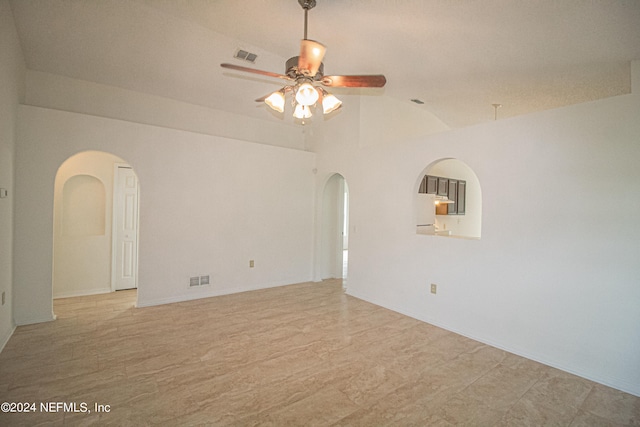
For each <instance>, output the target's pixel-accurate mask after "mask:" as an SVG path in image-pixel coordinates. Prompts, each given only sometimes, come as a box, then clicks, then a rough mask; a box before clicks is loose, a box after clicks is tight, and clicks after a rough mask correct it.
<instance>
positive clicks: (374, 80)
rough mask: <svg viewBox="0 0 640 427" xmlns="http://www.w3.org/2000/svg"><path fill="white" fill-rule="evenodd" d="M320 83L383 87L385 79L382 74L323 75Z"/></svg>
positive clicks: (334, 85) (326, 84) (339, 85)
mask: <svg viewBox="0 0 640 427" xmlns="http://www.w3.org/2000/svg"><path fill="white" fill-rule="evenodd" d="M321 83H322V84H323V85H325V86H328V87H384V85H385V84H386V83H387V79H386V78H385V77H384V76H383V75H382V74H372V75H364V76H324V77H323V78H322V80H321Z"/></svg>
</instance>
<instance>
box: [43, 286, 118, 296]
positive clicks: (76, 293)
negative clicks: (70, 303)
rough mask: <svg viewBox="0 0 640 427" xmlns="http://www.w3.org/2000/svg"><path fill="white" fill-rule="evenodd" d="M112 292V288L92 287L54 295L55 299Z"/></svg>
mask: <svg viewBox="0 0 640 427" xmlns="http://www.w3.org/2000/svg"><path fill="white" fill-rule="evenodd" d="M109 292H111V288H110V287H109V288H99V289H90V290H88V291H77V292H65V293H62V294H56V295H54V296H53V299H59V298H73V297H86V296H88V295H98V294H108V293H109Z"/></svg>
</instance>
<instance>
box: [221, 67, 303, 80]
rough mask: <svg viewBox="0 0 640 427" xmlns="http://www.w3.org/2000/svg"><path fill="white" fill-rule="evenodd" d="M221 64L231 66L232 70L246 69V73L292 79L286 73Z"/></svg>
mask: <svg viewBox="0 0 640 427" xmlns="http://www.w3.org/2000/svg"><path fill="white" fill-rule="evenodd" d="M220 66H221V67H222V68H229V69H231V70H236V71H244V72H245V73H253V74H259V75H261V76H267V77H277V78H279V79H284V80H291V78H290V77H289V76H286V75H284V74H278V73H272V72H271V71H263V70H256V69H255V68H249V67H241V66H240V65H233V64H220Z"/></svg>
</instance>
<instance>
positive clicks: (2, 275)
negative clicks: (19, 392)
mask: <svg viewBox="0 0 640 427" xmlns="http://www.w3.org/2000/svg"><path fill="white" fill-rule="evenodd" d="M24 72H25V65H24V58H23V56H22V51H21V50H20V42H19V40H18V35H17V32H16V28H15V24H14V22H13V16H12V14H11V8H10V6H9V2H8V1H7V0H0V188H4V189H7V191H8V197H6V198H2V199H0V294H1V293H3V292H4V295H5V303H4V305H0V350H2V348H3V347H4V345H5V344H6V342H7V341H8V340H9V338H10V337H11V334H12V333H13V330H14V327H15V326H14V323H13V303H12V300H13V293H12V279H13V267H12V264H13V245H12V244H13V236H14V234H13V204H14V149H15V125H16V120H17V108H18V103H20V102H22V100H23V99H24Z"/></svg>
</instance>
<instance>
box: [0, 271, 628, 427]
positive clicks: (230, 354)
mask: <svg viewBox="0 0 640 427" xmlns="http://www.w3.org/2000/svg"><path fill="white" fill-rule="evenodd" d="M341 285H342V284H341V282H340V281H325V282H322V283H302V284H297V285H291V286H285V287H280V288H274V289H268V290H261V291H254V292H247V293H242V294H235V295H228V296H222V297H216V298H208V299H201V300H196V301H190V302H184V303H176V304H169V305H163V306H158V307H149V308H134V307H133V305H134V302H135V291H122V292H116V293H114V294H108V295H99V296H88V297H79V298H68V299H60V300H56V301H55V303H54V306H55V312H56V314H57V315H58V320H56V321H54V322H49V323H42V324H37V325H30V326H22V327H19V328H17V329H16V331H15V333H14V335H13V337H12V338H11V339H10V340H9V342H8V343H7V345H6V347H5V349H4V351H3V352H2V353H0V395H1V396H2V398H0V401H2V402H4V401H12V402H36V403H37V404H38V405H39V404H40V402H67V403H75V404H76V405H77V408H78V409H77V410H79V411H82V409H83V408H82V406H81V404H82V403H86V404H87V409H88V410H90V411H91V412H90V413H88V412H86V413H85V412H64V411H61V412H53V413H52V412H48V413H47V412H42V411H41V410H40V408H39V407H38V408H37V412H35V413H22V414H0V425H2V426H13V425H26V426H35V425H63V424H64V425H92V424H95V425H117V426H123V425H125V426H126V425H131V426H141V425H168V426H174V425H237V426H245V425H266V426H289V425H292V426H297V425H299V426H313V425H321V426H323V425H335V426H383V425H397V426H425V425H435V426H448V425H478V426H500V425H513V426H521V425H535V426H537V425H558V426H593V425H598V426H614V425H636V426H638V425H640V398H638V397H634V396H631V395H629V394H625V393H622V392H620V391H616V390H613V389H611V388H608V387H605V386H602V385H599V384H596V383H593V382H591V381H588V380H585V379H582V378H579V377H576V376H573V375H570V374H567V373H564V372H561V371H559V370H556V369H553V368H549V367H546V366H543V365H541V364H538V363H535V362H532V361H530V360H527V359H523V358H521V357H517V356H514V355H512V354H509V353H506V352H504V351H502V350H498V349H496V348H492V347H489V346H487V345H484V344H481V343H478V342H476V341H473V340H470V339H467V338H464V337H462V336H459V335H456V334H453V333H451V332H447V331H445V330H442V329H439V328H437V327H434V326H431V325H429V324H426V323H422V322H419V321H417V320H414V319H411V318H409V317H406V316H403V315H400V314H398V313H395V312H392V311H389V310H386V309H383V308H380V307H377V306H375V305H372V304H369V303H366V302H363V301H361V300H358V299H356V298H352V297H349V296H346V295H345V294H344V293H343V292H342V286H341ZM96 403H97V404H101V405H109V412H101V413H99V412H96V411H95V406H94V405H95V404H96ZM105 408H106V407H105Z"/></svg>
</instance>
